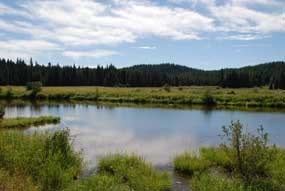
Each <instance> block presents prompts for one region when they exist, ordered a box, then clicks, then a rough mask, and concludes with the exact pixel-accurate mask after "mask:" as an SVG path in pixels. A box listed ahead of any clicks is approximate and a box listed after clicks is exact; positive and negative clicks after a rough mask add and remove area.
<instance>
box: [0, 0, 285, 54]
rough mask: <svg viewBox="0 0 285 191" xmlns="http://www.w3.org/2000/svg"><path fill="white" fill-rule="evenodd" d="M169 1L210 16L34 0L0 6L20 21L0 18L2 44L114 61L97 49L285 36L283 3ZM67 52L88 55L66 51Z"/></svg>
mask: <svg viewBox="0 0 285 191" xmlns="http://www.w3.org/2000/svg"><path fill="white" fill-rule="evenodd" d="M169 1H171V2H173V3H181V2H184V3H185V2H189V3H191V4H193V5H197V4H203V5H205V7H206V10H207V11H204V12H199V11H197V10H196V9H193V8H181V6H179V5H177V4H169V5H160V4H158V3H155V2H154V1H150V0H141V1H138V0H108V1H100V2H99V1H95V0H58V1H54V0H45V1H38V0H30V1H25V3H24V2H23V1H16V3H17V6H16V7H12V6H9V5H8V4H4V3H0V16H3V15H4V16H5V15H8V16H11V15H12V16H16V17H9V19H6V17H0V32H6V35H2V36H0V40H2V43H3V40H4V39H1V38H4V37H5V39H6V40H7V36H8V38H9V35H7V34H9V33H10V34H15V33H16V34H17V35H15V36H12V35H11V36H10V38H11V39H10V42H12V40H15V41H17V44H19V42H20V41H21V40H23V39H25V40H26V41H29V42H32V44H34V45H35V43H36V42H46V43H50V44H52V45H54V46H51V47H50V48H49V49H48V51H54V50H55V51H59V52H61V53H62V55H64V56H68V57H73V58H80V57H93V58H99V57H105V56H112V55H114V54H115V52H116V51H113V50H107V51H99V52H100V54H99V52H98V51H95V52H94V51H92V50H94V49H97V46H98V45H104V46H109V47H112V48H113V47H114V46H116V45H119V44H122V43H135V42H137V41H138V40H139V39H143V38H146V37H158V38H167V39H172V40H200V39H204V38H208V36H207V35H206V34H209V33H212V32H215V34H218V35H220V34H223V35H222V36H218V37H216V38H218V39H230V40H233V39H235V40H255V39H260V38H265V37H268V36H270V35H271V33H274V32H285V13H284V9H283V11H282V8H280V7H282V6H280V5H284V4H285V3H284V1H281V0H229V1H222V2H223V3H222V4H221V3H219V4H217V2H218V1H214V0H169ZM219 2H221V1H219ZM250 5H262V6H274V10H276V12H264V11H262V9H260V10H256V9H253V8H252V7H251V6H250ZM8 32H9V33H8ZM210 36H211V35H210ZM211 38H212V37H211ZM20 45H21V46H20V47H23V46H22V44H21V43H20ZM25 46H28V45H25ZM5 48H6V50H5V52H10V53H11V52H12V51H15V52H16V53H18V54H20V55H21V53H22V54H23V55H26V54H29V53H34V54H37V53H38V52H40V50H47V49H46V46H38V47H37V49H38V50H37V51H36V50H35V48H33V47H32V49H33V50H32V51H30V52H28V51H27V50H25V49H21V48H19V49H15V48H14V49H13V48H9V47H7V45H5V46H3V47H1V50H2V53H3V51H4V49H5ZM58 48H60V49H61V50H58ZM67 48H68V50H76V49H77V50H78V49H81V50H82V49H84V50H86V51H85V52H84V51H81V52H78V51H63V50H66V49H67ZM141 48H142V49H155V48H154V47H147V46H145V47H141ZM93 53H94V54H93ZM11 54H12V53H11ZM90 55H93V56H90ZM29 56H33V55H29Z"/></svg>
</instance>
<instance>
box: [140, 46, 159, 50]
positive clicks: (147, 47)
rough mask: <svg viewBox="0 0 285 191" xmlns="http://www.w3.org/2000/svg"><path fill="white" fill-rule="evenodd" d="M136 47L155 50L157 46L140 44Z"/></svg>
mask: <svg viewBox="0 0 285 191" xmlns="http://www.w3.org/2000/svg"><path fill="white" fill-rule="evenodd" d="M136 48H139V49H145V50H155V49H156V46H138V47H136Z"/></svg>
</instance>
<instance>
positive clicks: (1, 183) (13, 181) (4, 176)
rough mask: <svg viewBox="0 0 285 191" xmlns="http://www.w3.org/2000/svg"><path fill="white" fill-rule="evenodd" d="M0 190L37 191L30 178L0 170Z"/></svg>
mask: <svg viewBox="0 0 285 191" xmlns="http://www.w3.org/2000/svg"><path fill="white" fill-rule="evenodd" d="M0 190H1V191H24V190H28V191H37V190H38V188H37V187H36V186H35V185H34V184H33V182H32V180H31V178H29V177H26V176H25V175H23V174H20V173H19V172H18V173H14V174H10V173H9V172H7V171H6V170H3V169H0Z"/></svg>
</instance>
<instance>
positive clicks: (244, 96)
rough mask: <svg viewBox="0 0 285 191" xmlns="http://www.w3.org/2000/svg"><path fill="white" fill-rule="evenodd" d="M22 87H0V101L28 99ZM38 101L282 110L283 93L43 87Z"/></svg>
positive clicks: (170, 88) (202, 89) (192, 89)
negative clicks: (272, 108) (217, 106)
mask: <svg viewBox="0 0 285 191" xmlns="http://www.w3.org/2000/svg"><path fill="white" fill-rule="evenodd" d="M30 94H31V92H30V91H27V90H26V88H25V87H18V86H17V87H16V86H11V87H1V92H0V98H2V99H6V98H10V99H30ZM36 99H38V100H66V101H99V102H103V101H104V102H114V103H116V102H119V103H155V104H181V105H220V106H247V107H280V108H281V107H285V90H269V89H268V88H267V87H263V88H240V89H228V88H219V87H214V86H211V87H201V86H191V87H157V88H119V87H43V88H42V91H41V92H39V93H38V94H37V95H36Z"/></svg>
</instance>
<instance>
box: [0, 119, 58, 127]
mask: <svg viewBox="0 0 285 191" xmlns="http://www.w3.org/2000/svg"><path fill="white" fill-rule="evenodd" d="M57 123H60V118H59V117H51V116H43V117H34V118H33V117H31V118H25V117H18V118H6V119H2V120H0V128H5V129H12V128H19V129H21V128H28V127H30V126H40V125H46V124H57Z"/></svg>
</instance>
